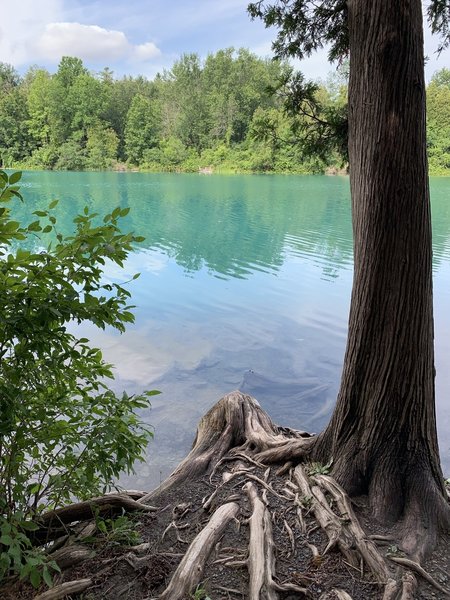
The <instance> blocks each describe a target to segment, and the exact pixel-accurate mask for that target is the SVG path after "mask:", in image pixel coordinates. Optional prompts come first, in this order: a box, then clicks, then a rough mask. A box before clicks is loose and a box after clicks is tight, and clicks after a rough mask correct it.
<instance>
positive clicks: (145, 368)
mask: <svg viewBox="0 0 450 600" xmlns="http://www.w3.org/2000/svg"><path fill="white" fill-rule="evenodd" d="M431 190H432V208H433V228H434V242H433V256H434V259H433V260H434V290H435V326H436V368H437V380H436V386H437V414H438V427H439V436H440V446H441V454H442V458H443V463H444V469H445V471H446V472H447V473H449V472H450V442H449V439H450V408H449V403H448V396H449V393H450V376H449V372H450V369H449V362H450V341H449V340H450V336H449V332H450V313H449V308H448V307H450V285H449V284H450V179H446V178H439V179H438V178H436V179H434V180H432V182H431ZM23 192H24V195H25V197H26V206H25V207H23V208H21V209H20V210H21V211H22V212H23V211H28V212H31V211H32V210H34V209H35V208H36V207H37V206H39V207H43V206H45V205H46V204H47V203H48V201H50V200H51V199H53V198H59V199H60V204H59V207H58V218H59V220H60V228H61V229H63V230H65V231H66V232H68V231H70V223H71V219H72V218H73V217H74V216H75V214H77V213H78V212H80V211H82V209H83V207H84V206H85V205H88V206H89V207H90V208H91V209H92V210H95V212H100V213H102V214H103V213H106V212H110V211H111V210H112V209H113V208H115V207H116V206H118V205H120V206H122V207H125V206H129V207H131V209H132V210H131V212H130V214H129V216H128V217H127V219H126V220H125V222H124V228H132V229H133V230H135V231H136V232H137V233H139V234H141V235H144V236H145V237H146V241H145V242H144V243H143V244H142V246H141V247H140V249H139V250H138V251H137V252H136V253H135V254H133V255H132V256H131V257H130V259H129V260H128V262H127V264H126V267H125V272H122V273H121V272H120V271H119V270H118V269H117V268H111V267H108V269H107V272H106V276H107V278H110V279H114V280H125V279H128V278H129V277H131V276H132V275H133V274H134V273H136V272H140V273H141V276H140V278H139V279H137V280H135V281H133V282H132V283H130V284H129V289H130V291H131V293H132V296H133V303H134V304H136V306H137V308H136V310H135V314H136V323H135V324H134V325H133V326H132V327H130V328H129V330H128V331H127V332H126V333H125V334H123V335H119V334H117V333H116V332H113V331H106V332H101V331H100V332H99V331H96V330H95V329H92V328H88V327H87V326H83V330H84V331H83V333H84V334H85V335H86V337H89V338H90V339H91V341H92V342H93V343H94V344H96V345H99V346H100V347H101V348H102V349H103V350H104V356H105V358H106V359H107V360H108V361H111V362H113V363H114V364H115V365H116V384H115V385H116V386H117V388H118V389H120V390H122V389H127V391H129V392H137V391H141V390H143V389H153V388H156V389H159V390H161V391H162V394H161V395H160V396H157V397H155V398H154V399H153V408H152V410H151V411H149V413H148V414H146V415H145V418H146V420H147V421H148V422H149V423H151V424H152V425H153V426H154V428H155V439H154V442H152V443H151V444H150V446H149V450H148V454H149V458H148V461H147V463H146V464H145V465H139V466H138V473H137V476H136V477H135V478H131V479H130V480H128V479H127V480H124V483H125V484H126V485H132V486H133V487H141V488H150V487H152V486H154V485H156V484H158V483H159V481H160V480H161V479H163V478H164V477H165V476H166V475H167V474H168V473H169V472H170V471H171V470H172V469H173V468H174V467H175V466H176V464H177V463H178V462H179V461H180V460H181V458H183V457H184V455H185V454H186V452H187V451H188V450H189V447H190V445H191V444H192V440H193V437H194V432H195V427H196V424H197V422H198V420H199V418H200V417H201V416H202V415H203V414H204V413H205V412H206V410H207V409H208V408H209V407H210V406H211V405H212V404H213V403H214V402H216V401H217V400H218V399H219V398H220V397H221V396H222V395H223V394H225V393H227V392H229V391H231V390H233V389H236V388H239V389H241V390H243V391H245V392H247V393H250V394H252V395H253V396H255V397H256V398H257V399H258V400H259V401H260V403H261V404H262V405H263V407H264V408H265V409H266V410H267V411H268V412H269V413H270V415H271V416H272V418H273V419H274V420H275V421H276V422H278V423H280V424H285V425H290V426H292V427H298V428H302V429H306V430H310V431H319V430H320V429H321V428H323V426H324V425H325V424H326V422H327V420H328V418H329V416H330V413H331V411H332V409H333V405H334V401H335V398H336V394H337V391H338V386H339V379H340V373H341V368H342V361H343V356H344V349H345V340H346V329H347V316H348V308H349V301H350V291H351V282H352V240H351V221H350V202H349V185H348V179H347V178H346V177H325V176H277V175H262V176H258V175H250V176H237V175H235V176H225V175H217V176H216V175H212V176H202V175H182V174H162V175H157V174H156V175H155V174H145V173H55V172H28V173H25V174H24V183H23ZM23 216H24V215H23Z"/></svg>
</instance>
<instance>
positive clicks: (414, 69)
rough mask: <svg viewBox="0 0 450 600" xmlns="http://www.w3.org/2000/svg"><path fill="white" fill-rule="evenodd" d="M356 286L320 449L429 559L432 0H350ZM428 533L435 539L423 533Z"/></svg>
mask: <svg viewBox="0 0 450 600" xmlns="http://www.w3.org/2000/svg"><path fill="white" fill-rule="evenodd" d="M348 13H349V41H350V82H349V155H350V185H351V195H352V211H353V234H354V282H353V290H352V299H351V308H350V317H349V331H348V341H347V349H346V354H345V362H344V369H343V374H342V381H341V388H340V392H339V395H338V400H337V405H336V409H335V411H334V414H333V416H332V419H331V421H330V423H329V425H328V427H327V429H326V430H325V431H324V432H323V433H322V434H321V435H320V436H319V439H318V442H317V444H316V446H315V449H314V451H313V453H314V454H315V455H316V456H317V457H319V458H325V457H326V458H327V459H328V458H329V456H330V455H332V456H333V457H334V469H333V475H334V476H335V477H336V478H337V480H338V481H339V482H340V483H341V484H342V485H343V487H344V488H345V489H346V490H347V491H348V492H349V493H350V494H351V495H355V494H361V493H364V494H368V495H369V497H370V499H371V504H372V506H373V508H374V511H375V513H376V516H378V517H379V518H380V519H381V520H383V521H385V522H397V521H400V520H401V521H402V527H403V533H404V543H405V546H406V548H407V549H408V550H409V551H412V550H413V551H415V552H417V554H418V555H421V554H422V553H423V551H424V550H425V549H426V546H427V544H429V543H431V544H433V540H434V536H435V534H436V533H437V523H438V520H439V519H440V520H441V523H442V520H443V519H444V520H445V521H447V523H446V524H448V515H447V513H448V505H447V506H446V505H445V503H444V494H445V491H444V488H443V478H442V473H441V469H440V464H439V453H438V444H437V435H436V418H435V403H434V374H435V370H434V353H433V307H432V266H431V222H430V202H429V189H428V178H427V158H426V139H425V134H426V132H425V81H424V56H423V32H422V31H423V30H422V7H421V2H420V0H403V1H402V2H397V1H396V0H373V1H372V2H367V0H349V1H348ZM422 534H423V536H424V537H426V538H427V543H422V542H419V543H417V539H418V538H420V537H421V535H422Z"/></svg>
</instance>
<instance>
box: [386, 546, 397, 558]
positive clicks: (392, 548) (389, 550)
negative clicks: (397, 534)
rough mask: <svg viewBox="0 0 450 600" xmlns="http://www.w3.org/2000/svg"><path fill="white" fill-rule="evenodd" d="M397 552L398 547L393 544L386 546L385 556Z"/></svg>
mask: <svg viewBox="0 0 450 600" xmlns="http://www.w3.org/2000/svg"><path fill="white" fill-rule="evenodd" d="M398 553H399V548H398V546H396V545H395V544H393V545H392V546H388V547H387V549H386V556H394V555H396V554H398Z"/></svg>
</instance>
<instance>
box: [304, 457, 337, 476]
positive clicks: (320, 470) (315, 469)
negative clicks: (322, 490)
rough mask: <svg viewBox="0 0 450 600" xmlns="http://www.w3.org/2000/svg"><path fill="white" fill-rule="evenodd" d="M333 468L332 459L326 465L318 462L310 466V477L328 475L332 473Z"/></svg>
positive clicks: (308, 468)
mask: <svg viewBox="0 0 450 600" xmlns="http://www.w3.org/2000/svg"><path fill="white" fill-rule="evenodd" d="M332 466H333V459H330V461H329V462H327V464H326V465H322V464H321V463H318V462H313V463H311V464H310V465H308V467H307V470H308V475H328V474H329V473H331V467H332Z"/></svg>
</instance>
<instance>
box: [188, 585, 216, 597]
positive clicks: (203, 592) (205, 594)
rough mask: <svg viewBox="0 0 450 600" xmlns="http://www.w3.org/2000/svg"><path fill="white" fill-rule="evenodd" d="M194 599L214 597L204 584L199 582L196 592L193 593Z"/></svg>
mask: <svg viewBox="0 0 450 600" xmlns="http://www.w3.org/2000/svg"><path fill="white" fill-rule="evenodd" d="M191 599H192V600H212V598H211V597H210V596H209V595H208V592H207V591H206V590H205V588H204V587H203V585H202V584H199V585H198V586H197V587H196V589H195V592H194V593H193V594H191Z"/></svg>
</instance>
